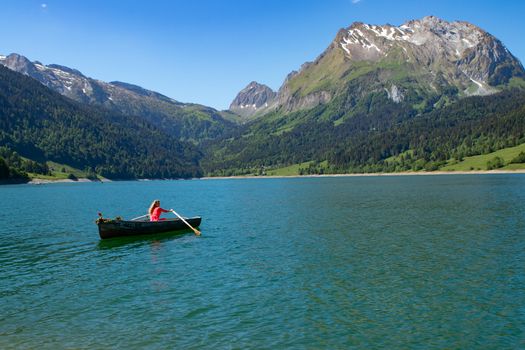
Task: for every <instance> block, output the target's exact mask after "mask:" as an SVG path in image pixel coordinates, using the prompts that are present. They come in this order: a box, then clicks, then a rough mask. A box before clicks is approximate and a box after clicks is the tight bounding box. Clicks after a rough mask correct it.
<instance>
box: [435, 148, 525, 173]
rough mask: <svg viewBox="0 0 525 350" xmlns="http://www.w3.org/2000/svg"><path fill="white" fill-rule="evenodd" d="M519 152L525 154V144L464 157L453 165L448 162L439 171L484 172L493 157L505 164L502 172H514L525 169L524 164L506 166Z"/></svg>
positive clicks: (453, 162)
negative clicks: (501, 159)
mask: <svg viewBox="0 0 525 350" xmlns="http://www.w3.org/2000/svg"><path fill="white" fill-rule="evenodd" d="M520 152H525V143H524V144H521V145H519V146H516V147H510V148H504V149H500V150H498V151H496V152H492V153H488V154H482V155H479V156H473V157H465V159H463V161H461V162H459V163H455V161H449V163H448V164H447V165H446V166H444V167H442V168H440V169H439V170H444V171H454V170H455V171H469V170H486V169H487V162H488V161H489V160H491V159H493V158H494V157H501V158H503V160H504V161H505V163H506V164H507V165H506V166H505V167H503V168H501V169H503V170H516V169H525V164H523V163H522V164H508V163H509V162H510V161H511V160H512V158H514V157H516V156H517V155H518V154H519V153H520Z"/></svg>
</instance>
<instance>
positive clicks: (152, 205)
mask: <svg viewBox="0 0 525 350" xmlns="http://www.w3.org/2000/svg"><path fill="white" fill-rule="evenodd" d="M158 206H160V201H159V200H158V199H155V200H154V201H153V203H151V205H150V206H149V210H148V213H149V215H152V214H153V210H154V209H155V208H156V207H158Z"/></svg>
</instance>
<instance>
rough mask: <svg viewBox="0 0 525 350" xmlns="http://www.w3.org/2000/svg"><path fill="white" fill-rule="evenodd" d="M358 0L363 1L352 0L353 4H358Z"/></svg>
mask: <svg viewBox="0 0 525 350" xmlns="http://www.w3.org/2000/svg"><path fill="white" fill-rule="evenodd" d="M358 2H361V0H352V4H357V3H358Z"/></svg>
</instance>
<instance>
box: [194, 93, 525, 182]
mask: <svg viewBox="0 0 525 350" xmlns="http://www.w3.org/2000/svg"><path fill="white" fill-rule="evenodd" d="M342 106H344V101H341V100H339V101H338V100H335V101H333V102H332V103H329V104H327V105H321V106H318V107H316V108H314V109H312V110H309V111H299V112H295V113H292V114H290V115H289V116H288V118H287V119H283V118H278V119H272V116H271V115H270V116H267V117H266V118H264V119H262V120H259V121H256V122H255V123H252V124H249V125H247V126H245V127H244V128H243V129H240V130H239V131H238V132H237V133H235V134H234V135H232V136H231V137H230V138H228V139H225V140H223V141H222V142H220V143H218V144H216V145H212V146H211V148H210V150H209V152H208V153H207V155H206V158H205V160H204V161H203V166H204V168H205V170H206V171H208V172H210V173H212V174H216V175H232V174H246V173H258V172H260V169H261V168H262V167H264V168H272V167H280V166H285V165H290V164H297V163H303V162H307V161H314V162H315V163H321V162H325V161H327V166H324V167H323V169H322V170H321V169H320V168H316V167H315V166H314V167H311V168H310V169H308V170H307V172H311V173H318V172H327V171H328V172H331V173H345V172H378V171H403V170H422V169H426V170H437V169H438V167H439V166H440V165H442V164H444V163H445V162H446V161H447V160H448V159H450V158H456V159H462V158H463V157H466V156H471V155H476V154H482V153H489V152H492V151H494V150H497V149H500V148H504V147H511V146H515V145H517V144H520V143H524V142H525V93H524V92H523V91H522V90H510V91H505V92H502V93H499V94H495V95H492V96H473V97H469V98H466V99H463V100H460V101H459V102H457V103H455V104H453V105H450V106H448V107H444V108H441V109H435V110H430V111H427V112H425V113H421V114H418V113H417V111H416V110H414V109H412V108H411V107H410V105H407V104H397V103H394V102H392V101H391V100H389V99H388V98H387V96H386V93H384V94H381V93H379V94H376V95H373V96H371V97H370V98H369V99H367V100H363V101H360V102H359V103H358V106H357V108H355V109H354V110H353V112H352V114H351V115H349V116H348V117H347V118H344V119H343V121H342V122H341V121H340V120H341V119H340V118H341V114H340V113H339V112H337V111H338V110H344V108H343V107H342ZM284 120H285V121H286V123H287V124H285V128H284V129H283V128H280V123H283V121H284ZM294 123H296V125H294Z"/></svg>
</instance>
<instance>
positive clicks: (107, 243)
mask: <svg viewBox="0 0 525 350" xmlns="http://www.w3.org/2000/svg"><path fill="white" fill-rule="evenodd" d="M188 233H191V234H192V235H193V231H192V230H190V229H185V230H177V231H173V232H163V233H156V234H149V235H136V236H129V237H116V238H109V239H103V240H102V239H101V240H100V241H99V242H98V245H97V246H98V248H99V249H111V248H115V247H121V246H124V245H127V244H132V243H135V244H138V245H140V244H149V243H151V242H161V241H165V240H171V239H180V238H182V237H183V236H184V235H187V234H188Z"/></svg>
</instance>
